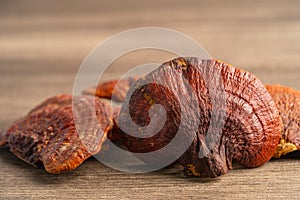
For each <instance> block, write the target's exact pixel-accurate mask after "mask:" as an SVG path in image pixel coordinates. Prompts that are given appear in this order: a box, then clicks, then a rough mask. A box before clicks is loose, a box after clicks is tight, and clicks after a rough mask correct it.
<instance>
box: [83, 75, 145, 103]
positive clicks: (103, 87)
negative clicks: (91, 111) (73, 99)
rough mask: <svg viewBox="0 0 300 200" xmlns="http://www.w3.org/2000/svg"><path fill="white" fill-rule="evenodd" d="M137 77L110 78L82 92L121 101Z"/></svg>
mask: <svg viewBox="0 0 300 200" xmlns="http://www.w3.org/2000/svg"><path fill="white" fill-rule="evenodd" d="M138 79H139V77H129V78H127V79H121V80H111V81H107V82H104V83H100V84H99V85H97V87H95V88H88V89H86V90H84V91H83V94H87V95H95V96H97V97H100V98H107V99H112V100H113V101H116V102H122V101H124V99H125V96H126V93H127V91H128V89H129V87H130V86H131V85H132V84H133V83H134V82H135V81H136V80H138Z"/></svg>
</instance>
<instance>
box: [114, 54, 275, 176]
mask: <svg viewBox="0 0 300 200" xmlns="http://www.w3.org/2000/svg"><path fill="white" fill-rule="evenodd" d="M205 72H207V73H205ZM217 74H220V76H221V79H222V80H221V83H220V82H218V81H214V79H215V77H216V75H217ZM183 80H186V81H187V82H184V81H183ZM208 80H209V82H210V83H208ZM156 82H160V83H163V84H157V83H156ZM220 84H221V85H220ZM166 86H167V87H166ZM208 86H209V87H208ZM220 86H222V87H220ZM188 87H191V88H192V89H193V91H194V92H195V94H196V98H195V99H192V98H191V96H190V95H189V92H190V91H189V89H188ZM212 88H214V90H215V91H218V90H219V89H224V94H225V101H221V100H220V101H219V99H218V98H220V97H219V96H218V95H214V94H210V92H212V90H211V89H212ZM177 97H179V98H180V101H179V100H178V99H177ZM179 102H182V103H181V106H182V107H180V105H179ZM195 102H196V104H197V109H191V107H190V106H191V105H192V104H195ZM212 102H215V103H214V104H213V103H212ZM156 104H160V105H162V106H163V107H164V109H165V112H166V118H164V117H163V116H162V115H161V113H159V112H158V113H153V112H152V113H151V112H150V113H149V110H150V108H151V107H152V106H153V105H156ZM127 109H128V110H129V114H128V111H127ZM212 115H214V116H213V117H214V118H215V119H217V120H216V121H217V122H220V121H223V122H224V126H223V128H222V129H221V135H218V134H217V133H218V131H219V130H217V129H218V127H214V124H211V122H212V121H211V120H210V119H211V118H212ZM150 116H151V117H150ZM222 116H225V117H222ZM183 118H185V119H187V120H185V121H183V120H182V119H183ZM198 119H199V121H200V124H199V126H198V128H197V130H196V131H190V130H191V126H193V123H194V122H196V121H197V120H198ZM131 120H132V121H133V122H134V123H132V121H131ZM164 120H166V121H165V124H163V125H162V124H161V122H164ZM150 122H153V123H150ZM119 125H120V126H122V127H126V130H127V132H126V133H127V134H124V138H123V139H124V143H125V145H126V147H127V148H128V149H129V150H130V151H131V152H136V153H147V152H154V151H158V150H159V149H161V148H163V147H165V146H166V145H168V144H169V143H171V142H172V140H173V138H174V137H175V136H176V133H177V131H178V129H179V128H181V129H182V130H186V131H183V132H184V134H185V136H186V138H192V144H191V145H190V147H189V148H188V149H187V150H186V152H185V153H184V154H183V155H182V156H181V158H180V159H179V160H180V162H181V164H182V165H183V166H184V172H185V174H186V175H188V176H197V177H217V176H220V175H222V174H226V173H227V171H228V169H231V168H232V161H233V160H236V161H238V162H239V163H240V164H241V165H243V166H245V167H257V166H260V165H262V164H264V163H266V162H267V161H269V159H270V158H271V157H272V156H273V154H274V152H275V150H276V147H277V144H278V143H279V140H280V117H279V114H278V111H277V109H276V105H275V103H274V101H273V99H272V97H271V96H270V94H269V93H268V91H267V90H266V88H265V87H264V85H263V84H262V82H261V81H260V80H258V79H257V78H256V77H255V76H254V75H252V74H250V73H248V72H245V71H243V70H241V69H238V68H235V67H233V66H230V65H228V64H225V63H223V62H220V61H217V60H199V59H197V58H177V59H174V60H171V61H170V62H166V63H164V64H162V65H161V66H160V67H159V68H158V69H156V70H154V71H153V72H151V73H149V74H147V75H146V76H145V77H144V78H142V79H139V80H138V81H137V82H135V83H134V85H133V86H132V87H131V88H130V90H129V92H128V93H127V96H126V99H125V101H124V103H123V106H122V109H121V113H120V116H119ZM137 125H138V126H140V128H136V126H137ZM150 125H151V126H150ZM147 126H150V127H147ZM160 126H162V128H161V129H160V131H159V132H158V133H156V134H155V135H152V134H153V133H152V132H151V131H152V130H154V129H157V128H158V127H160ZM145 127H147V128H145ZM128 133H137V134H138V135H141V136H142V137H134V136H132V135H129V134H128ZM145 135H152V136H151V137H144V136H145ZM212 140H215V142H214V143H210V141H212ZM182 143H184V141H182ZM180 145H181V144H178V146H177V147H178V149H179V148H180ZM209 146H211V148H210V149H209V151H206V150H207V148H206V147H209ZM204 147H205V148H204ZM205 149H206V150H205ZM176 151H177V149H176V148H173V149H170V150H167V151H165V155H161V157H162V158H164V157H166V156H172V155H173V154H174V152H176ZM200 155H201V156H200ZM151 159H153V160H154V161H155V162H156V159H159V158H151ZM151 159H150V161H149V160H146V162H151Z"/></svg>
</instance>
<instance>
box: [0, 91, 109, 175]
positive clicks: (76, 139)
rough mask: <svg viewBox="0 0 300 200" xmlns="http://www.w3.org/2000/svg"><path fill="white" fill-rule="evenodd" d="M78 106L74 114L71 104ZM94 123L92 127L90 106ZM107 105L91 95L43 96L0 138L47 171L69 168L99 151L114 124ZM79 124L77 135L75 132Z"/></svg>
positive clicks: (19, 154) (20, 155) (21, 156)
mask: <svg viewBox="0 0 300 200" xmlns="http://www.w3.org/2000/svg"><path fill="white" fill-rule="evenodd" d="M72 102H73V103H74V105H75V106H76V107H78V108H79V109H78V110H77V111H76V112H77V113H76V114H77V115H78V116H79V117H78V118H76V119H75V118H74V117H73V103H72ZM93 105H94V106H95V109H94V110H95V116H96V120H97V122H95V123H97V125H96V126H91V125H92V124H91V122H92V120H94V119H92V117H91V116H92V111H93V109H91V106H93ZM111 112H112V111H111V109H110V106H108V105H107V104H105V103H103V102H102V101H100V99H99V98H94V97H91V96H75V97H72V96H71V95H57V96H54V97H51V98H49V99H46V100H45V101H43V102H42V103H41V104H40V105H38V106H36V107H35V108H34V109H33V110H31V111H30V112H29V113H28V114H27V115H26V116H24V117H23V118H21V119H19V120H17V121H16V122H15V123H14V124H13V125H12V126H11V127H9V128H8V129H6V130H5V131H4V132H3V133H2V135H1V138H0V141H2V145H3V144H5V143H8V146H9V148H10V151H11V152H12V153H14V154H15V155H16V156H17V157H19V158H20V159H22V160H24V161H26V162H28V163H29V164H32V165H34V166H44V167H45V170H46V171H47V172H49V173H53V174H57V173H61V172H63V171H71V170H73V169H75V168H76V167H77V166H79V165H80V164H81V163H82V162H83V161H84V160H86V159H87V158H88V157H90V156H91V155H94V154H96V153H98V152H99V151H100V150H101V147H102V144H103V142H104V141H105V140H106V136H107V132H108V131H110V130H111V129H112V127H113V122H112V119H111V116H110V114H111ZM75 123H77V125H78V127H81V130H82V131H81V132H80V134H79V133H78V131H77V129H76V128H77V126H75Z"/></svg>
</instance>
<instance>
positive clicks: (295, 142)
mask: <svg viewBox="0 0 300 200" xmlns="http://www.w3.org/2000/svg"><path fill="white" fill-rule="evenodd" d="M266 88H267V90H268V91H269V93H270V95H271V96H272V97H273V99H274V101H275V103H276V106H277V109H278V111H279V114H280V116H281V120H282V130H281V140H280V144H279V145H278V147H277V150H276V153H275V155H274V157H276V158H279V157H280V156H282V155H285V154H287V153H289V152H292V151H295V150H300V92H299V91H296V90H294V89H292V88H289V87H284V86H281V85H266Z"/></svg>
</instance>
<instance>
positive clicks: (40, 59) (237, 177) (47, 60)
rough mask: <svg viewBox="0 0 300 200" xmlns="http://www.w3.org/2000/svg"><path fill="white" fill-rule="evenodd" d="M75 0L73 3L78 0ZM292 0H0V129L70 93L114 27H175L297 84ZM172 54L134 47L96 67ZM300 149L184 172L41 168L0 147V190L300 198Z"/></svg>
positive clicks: (115, 69) (270, 76) (297, 15)
mask: <svg viewBox="0 0 300 200" xmlns="http://www.w3.org/2000/svg"><path fill="white" fill-rule="evenodd" d="M81 2H82V3H81ZM299 8H300V1H297V0H287V1H279V0H265V1H259V0H254V1H238V0H229V1H217V0H204V1H196V0H195V1H179V0H166V1H159V0H152V1H138V0H127V1H109V0H101V1H96V0H95V1H94V0H87V1H84V2H83V1H79V0H76V1H71V0H69V1H66V0H63V1H57V2H56V1H49V2H45V1H33V0H29V1H4V0H1V4H0V82H1V84H0V93H1V96H0V106H1V107H0V108H1V109H0V116H1V118H0V128H1V129H2V128H5V127H7V126H9V125H10V124H11V123H12V122H13V121H14V120H16V119H17V118H19V117H20V116H23V115H25V114H26V113H27V112H28V111H29V110H30V109H31V108H33V107H34V106H35V105H37V104H38V103H40V102H41V101H42V100H43V99H45V98H46V97H50V96H53V95H56V94H59V93H72V89H73V83H74V79H75V75H76V72H77V70H78V68H79V66H80V64H81V63H82V61H83V59H84V58H85V57H86V56H87V55H88V53H89V52H90V51H91V50H92V49H93V48H94V47H95V46H96V45H97V44H98V43H100V42H102V41H103V40H105V39H106V38H107V37H109V36H111V35H113V34H116V33H119V32H121V31H124V30H127V29H130V28H136V27H145V26H159V27H165V28H171V29H175V30H177V31H180V32H183V33H185V34H187V35H189V36H191V37H193V38H194V39H195V40H196V41H198V42H199V43H201V44H202V45H203V46H204V47H205V49H206V50H207V51H208V52H209V53H210V55H211V56H212V57H214V58H218V59H221V60H224V61H226V62H228V63H231V64H233V65H236V66H239V67H241V68H244V69H246V70H248V71H250V72H252V73H254V74H255V75H256V76H258V77H259V78H260V79H261V80H262V81H263V82H264V83H281V84H283V85H287V86H291V87H294V88H296V89H299V90H300V84H299V78H300V66H299V63H300V56H299V53H300V12H299ZM171 57H172V55H170V54H167V53H163V52H157V51H154V50H153V51H152V50H147V51H138V52H134V53H131V54H128V55H126V56H123V57H122V58H120V59H118V60H117V61H116V62H114V63H113V64H112V65H111V66H110V68H109V69H108V70H107V71H106V73H105V74H104V76H103V80H104V79H106V80H107V79H110V78H113V77H117V76H119V75H120V74H122V73H125V72H126V71H127V70H128V69H130V67H131V66H135V65H137V64H141V63H147V62H159V63H161V62H163V61H166V60H168V59H169V58H171ZM299 158H300V156H299V155H297V154H295V155H294V156H292V157H290V158H285V159H280V160H271V161H270V162H269V163H267V164H265V165H264V166H262V167H259V168H256V169H244V168H242V167H238V166H236V168H235V169H234V170H231V171H230V172H229V174H227V175H224V176H222V177H219V178H216V179H213V180H210V179H197V178H185V177H184V176H183V175H182V173H181V172H180V170H179V168H178V167H170V168H168V169H163V170H160V171H157V172H151V173H142V174H132V173H125V172H120V171H116V170H114V169H110V168H108V167H106V166H104V165H103V164H101V163H100V162H98V161H97V160H96V159H95V158H91V159H89V160H87V161H86V162H85V163H84V164H82V165H81V166H80V167H78V168H77V169H76V170H74V171H72V172H70V173H65V174H61V175H50V174H47V173H45V171H43V170H42V169H37V168H34V167H32V166H30V165H28V164H26V163H24V162H23V161H21V160H19V159H18V158H16V157H15V156H14V155H13V154H12V153H10V152H9V151H8V150H7V149H0V166H1V170H0V199H15V198H22V199H24V198H25V199H29V198H32V199H50V198H51V199H73V198H79V199H100V198H105V199H110V198H111V199H174V198H176V199H181V198H200V199H254V198H258V199H299V194H300V159H299Z"/></svg>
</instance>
